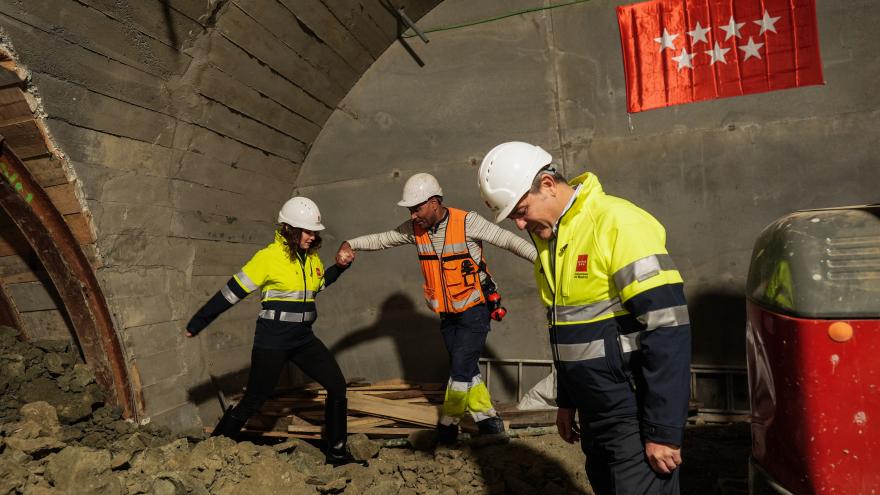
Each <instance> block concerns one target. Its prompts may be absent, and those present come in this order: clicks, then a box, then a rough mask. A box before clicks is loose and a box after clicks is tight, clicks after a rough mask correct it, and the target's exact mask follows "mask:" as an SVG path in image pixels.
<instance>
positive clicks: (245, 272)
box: [223, 232, 324, 321]
mask: <svg viewBox="0 0 880 495" xmlns="http://www.w3.org/2000/svg"><path fill="white" fill-rule="evenodd" d="M233 278H234V279H235V281H236V282H238V286H239V288H240V289H241V290H243V291H244V295H245V296H246V295H248V294H250V293H251V292H253V291H255V290H257V289H260V295H261V299H260V300H261V301H262V303H263V304H262V305H263V309H264V310H282V311H284V312H286V313H304V314H308V313H311V314H312V315H315V314H316V306H315V295H316V294H317V293H318V292H319V291H320V290H321V289H322V288H323V286H324V265H323V263H321V258H319V257H318V254H317V252H315V251H309V252H308V254H306V256H305V257H304V258H302V259H296V261H293V260H291V257H290V253H289V250H288V247H287V245H286V244H285V242H284V239H283V238H282V237H281V234H280V233H278V232H276V233H275V242H273V243H272V244H269V245H268V246H266V247H265V248H263V249H261V250H259V251H257V253H256V254H254V256H253V257H252V258H251V259H250V261H248V262H247V263H246V264H245V265H244V267H242V269H241V271H239V272H238V273H236V274H235V276H234V277H233ZM224 289H226V290H224V291H223V295H224V296H227V292H228V293H229V294H228V296H229V297H227V300H229V302H230V303H232V304H235V303H236V302H237V298H239V296H238V295H237V294H235V292H238V291H236V290H234V289H235V287H231V288H230V287H228V286H227V287H225V288H224ZM310 320H314V317H312V318H310ZM291 321H292V320H291ZM300 321H303V320H302V319H301V320H300Z"/></svg>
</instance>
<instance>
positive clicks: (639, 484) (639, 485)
mask: <svg viewBox="0 0 880 495" xmlns="http://www.w3.org/2000/svg"><path fill="white" fill-rule="evenodd" d="M578 415H579V416H580V417H584V414H583V413H582V412H579V413H578ZM580 425H581V449H583V451H584V454H586V456H587V461H586V468H587V478H589V480H590V486H592V487H593V491H594V492H596V494H597V495H643V494H644V495H678V493H679V485H678V472H679V469H676V470H675V471H673V472H672V474H659V473H657V472H655V471H654V470H653V469H651V465H650V464H648V458H647V457H646V456H645V444H644V443H643V442H642V437H641V433H640V431H639V420H638V418H635V417H620V418H609V419H603V420H599V421H592V422H589V423H587V422H585V421H581V423H580Z"/></svg>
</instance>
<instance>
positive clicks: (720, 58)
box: [703, 41, 730, 65]
mask: <svg viewBox="0 0 880 495" xmlns="http://www.w3.org/2000/svg"><path fill="white" fill-rule="evenodd" d="M729 51H730V48H721V47H720V46H719V45H718V42H717V41H716V42H715V48H712V49H711V50H709V51H707V52H703V53H705V54H706V55H709V56H710V57H712V61H711V62H709V65H712V64H714V63H715V62H721V63H722V64H726V63H727V60H724V54H725V53H727V52H729Z"/></svg>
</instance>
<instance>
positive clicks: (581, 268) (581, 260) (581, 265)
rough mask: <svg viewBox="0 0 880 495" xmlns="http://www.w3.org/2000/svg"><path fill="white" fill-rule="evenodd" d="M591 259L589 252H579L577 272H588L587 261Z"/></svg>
mask: <svg viewBox="0 0 880 495" xmlns="http://www.w3.org/2000/svg"><path fill="white" fill-rule="evenodd" d="M589 260H590V255H589V254H579V255H578V261H577V266H576V267H575V269H574V271H575V273H586V272H587V261H589Z"/></svg>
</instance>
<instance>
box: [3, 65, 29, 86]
mask: <svg viewBox="0 0 880 495" xmlns="http://www.w3.org/2000/svg"><path fill="white" fill-rule="evenodd" d="M22 84H24V81H22V80H21V78H20V77H18V74H16V73H15V71H12V70H9V69H7V68H6V67H0V88H8V87H9V86H21V85H22Z"/></svg>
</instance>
